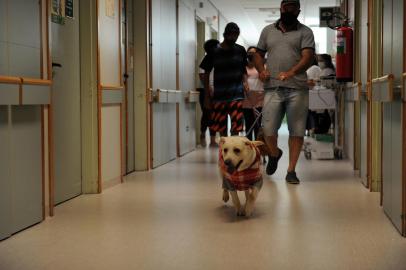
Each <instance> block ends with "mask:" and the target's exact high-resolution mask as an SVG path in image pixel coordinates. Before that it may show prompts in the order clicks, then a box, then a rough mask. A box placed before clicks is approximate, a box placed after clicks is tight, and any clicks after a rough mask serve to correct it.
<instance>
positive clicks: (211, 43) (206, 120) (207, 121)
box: [197, 39, 220, 147]
mask: <svg viewBox="0 0 406 270" xmlns="http://www.w3.org/2000/svg"><path fill="white" fill-rule="evenodd" d="M219 44H220V42H219V41H218V40H217V39H209V40H207V41H206V42H205V43H204V50H205V52H206V54H210V53H213V50H214V49H215V48H216V47H217V46H218V45H219ZM204 73H205V71H204V70H203V69H200V72H199V78H200V81H201V84H202V87H200V88H198V89H197V90H198V91H199V93H200V94H199V103H200V109H201V110H202V117H201V119H200V144H201V145H202V146H203V147H206V131H207V128H208V129H209V133H210V146H211V147H214V146H217V143H216V131H215V130H213V129H212V128H211V123H212V122H211V110H210V109H208V108H206V107H205V106H204V100H205V96H206V91H205V88H204ZM212 75H213V74H212V73H210V79H209V81H210V82H209V87H210V89H209V92H210V93H209V94H210V95H211V93H212V92H213V76H212Z"/></svg>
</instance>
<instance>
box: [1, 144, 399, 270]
mask: <svg viewBox="0 0 406 270" xmlns="http://www.w3.org/2000/svg"><path fill="white" fill-rule="evenodd" d="M282 141H286V138H282ZM285 149H286V147H285ZM286 152H287V151H286V150H285V153H286ZM287 158H288V156H287V155H286V154H285V155H284V156H283V157H282V159H281V164H280V167H279V169H278V171H277V173H276V174H275V175H274V176H272V177H266V178H265V182H264V186H263V189H262V191H261V193H260V195H259V199H258V202H257V205H256V209H255V212H254V215H253V217H251V218H250V219H247V218H240V217H236V216H235V214H234V212H233V209H232V207H231V204H230V203H228V204H227V205H224V204H223V203H222V201H221V194H222V193H221V189H220V180H219V177H218V173H217V166H216V162H217V150H215V149H199V150H197V151H195V152H192V153H190V154H188V155H186V156H185V157H183V158H181V159H179V160H175V161H173V162H171V163H169V164H167V165H164V166H162V167H160V168H158V169H156V170H154V171H151V172H142V173H134V174H132V175H130V176H128V177H126V178H125V183H124V184H122V185H117V186H115V187H112V188H109V189H107V190H105V191H104V192H103V194H101V195H85V196H80V197H78V198H76V199H73V200H71V201H69V202H67V203H65V204H62V205H60V206H58V207H57V208H56V215H55V217H53V218H48V219H47V220H46V221H44V222H42V223H41V224H39V225H37V226H34V227H32V228H30V229H28V230H25V231H23V232H20V233H18V234H16V235H14V236H13V237H11V238H9V239H7V240H5V241H2V242H0V269H1V270H14V269H15V270H33V269H38V270H48V269H49V270H51V269H52V270H56V269H58V270H63V269H75V270H76V269H88V270H90V269H97V270H104V269H108V270H112V269H137V270H143V269H154V270H155V269H156V270H158V269H164V270H167V269H168V270H169V269H173V270H175V269H176V270H183V269H185V270H186V269H187V270H194V269H196V270H198V269H202V270H211V269H213V270H214V269H222V270H223V269H230V270H234V269H249V270H254V269H277V270H279V269H312V270H316V269H322V270H327V269H328V270H332V269H349V270H352V269H356V270H359V269H368V270H371V269H382V270H389V269H393V270H402V269H406V239H405V238H402V237H401V236H400V235H399V233H398V232H397V231H396V230H395V228H394V227H393V226H392V224H391V223H390V221H389V220H388V219H387V218H386V216H385V214H384V213H383V211H382V209H381V207H380V206H379V194H378V193H370V192H368V191H367V190H366V189H365V188H364V187H363V186H362V184H361V183H360V181H359V179H358V178H356V177H354V175H353V172H352V170H351V166H350V164H349V163H348V162H346V161H315V160H312V161H308V160H305V159H304V158H303V157H302V158H301V160H300V166H299V168H298V170H297V171H298V176H299V177H300V178H301V179H302V183H301V184H300V185H298V186H291V185H287V184H286V183H285V181H284V176H285V170H286V166H287Z"/></svg>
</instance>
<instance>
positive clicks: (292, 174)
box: [286, 171, 300, 185]
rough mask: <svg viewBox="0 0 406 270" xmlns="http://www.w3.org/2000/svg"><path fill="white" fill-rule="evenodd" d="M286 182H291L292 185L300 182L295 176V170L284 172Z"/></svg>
mask: <svg viewBox="0 0 406 270" xmlns="http://www.w3.org/2000/svg"><path fill="white" fill-rule="evenodd" d="M286 182H288V183H289V184H293V185H297V184H299V183H300V180H299V178H297V176H296V172H295V171H293V172H288V173H287V174H286Z"/></svg>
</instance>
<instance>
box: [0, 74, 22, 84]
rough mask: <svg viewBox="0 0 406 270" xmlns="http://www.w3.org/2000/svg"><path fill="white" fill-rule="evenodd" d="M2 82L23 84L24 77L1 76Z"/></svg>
mask: <svg viewBox="0 0 406 270" xmlns="http://www.w3.org/2000/svg"><path fill="white" fill-rule="evenodd" d="M0 83H8V84H21V83H22V79H21V78H20V77H10V76H0Z"/></svg>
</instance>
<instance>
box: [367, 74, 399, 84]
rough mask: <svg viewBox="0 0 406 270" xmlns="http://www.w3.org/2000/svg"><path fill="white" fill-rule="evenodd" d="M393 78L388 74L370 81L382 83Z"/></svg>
mask: <svg viewBox="0 0 406 270" xmlns="http://www.w3.org/2000/svg"><path fill="white" fill-rule="evenodd" d="M394 78H395V76H394V75H393V74H388V75H385V76H382V77H379V78H375V79H372V83H382V82H386V81H390V80H393V79H394Z"/></svg>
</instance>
